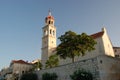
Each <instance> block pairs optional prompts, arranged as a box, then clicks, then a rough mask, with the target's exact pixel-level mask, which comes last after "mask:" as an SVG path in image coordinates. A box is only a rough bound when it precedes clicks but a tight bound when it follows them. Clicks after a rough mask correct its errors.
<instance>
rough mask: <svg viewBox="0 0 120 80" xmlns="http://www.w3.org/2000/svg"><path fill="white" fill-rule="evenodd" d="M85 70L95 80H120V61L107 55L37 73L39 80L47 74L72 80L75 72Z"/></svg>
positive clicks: (61, 79) (60, 78) (64, 79)
mask: <svg viewBox="0 0 120 80" xmlns="http://www.w3.org/2000/svg"><path fill="white" fill-rule="evenodd" d="M79 68H83V69H85V70H87V71H90V72H91V73H92V74H93V77H94V79H93V80H120V59H117V58H113V57H108V56H106V55H101V56H97V57H94V58H90V59H85V60H81V61H78V62H75V63H71V64H66V65H61V66H58V67H55V68H51V69H44V70H40V71H37V72H36V73H37V75H38V78H39V80H42V79H41V78H42V74H44V73H45V72H48V73H53V72H55V73H56V74H57V75H58V80H71V79H70V76H69V75H71V74H73V72H74V71H75V70H78V69H79Z"/></svg>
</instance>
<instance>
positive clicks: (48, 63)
mask: <svg viewBox="0 0 120 80" xmlns="http://www.w3.org/2000/svg"><path fill="white" fill-rule="evenodd" d="M58 65H59V59H58V56H57V55H51V56H50V57H49V59H48V60H47V61H46V65H45V67H46V68H52V67H55V66H58Z"/></svg>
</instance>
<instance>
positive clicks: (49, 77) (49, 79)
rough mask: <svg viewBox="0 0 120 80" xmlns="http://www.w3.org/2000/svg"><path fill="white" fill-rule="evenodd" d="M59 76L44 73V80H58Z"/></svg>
mask: <svg viewBox="0 0 120 80" xmlns="http://www.w3.org/2000/svg"><path fill="white" fill-rule="evenodd" d="M57 78H58V76H57V74H56V73H44V74H43V75H42V80H57Z"/></svg>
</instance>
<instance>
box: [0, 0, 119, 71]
mask: <svg viewBox="0 0 120 80" xmlns="http://www.w3.org/2000/svg"><path fill="white" fill-rule="evenodd" d="M49 9H50V10H51V12H52V15H53V16H54V18H55V26H56V27H57V37H58V36H60V35H62V34H64V32H66V31H68V30H72V31H74V32H76V33H82V32H86V33H87V34H93V33H96V32H99V31H101V28H102V27H106V29H107V31H108V35H109V37H110V39H111V41H112V43H113V45H114V46H120V37H119V35H120V0H0V69H2V68H3V67H6V66H9V64H10V62H11V60H19V59H23V60H25V61H29V62H30V61H32V60H34V59H37V58H40V57H41V38H42V27H43V26H44V25H45V22H44V19H45V17H46V16H47V15H48V10H49Z"/></svg>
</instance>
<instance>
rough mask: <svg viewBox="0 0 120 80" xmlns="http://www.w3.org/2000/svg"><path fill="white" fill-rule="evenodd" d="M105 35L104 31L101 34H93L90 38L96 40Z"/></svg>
mask: <svg viewBox="0 0 120 80" xmlns="http://www.w3.org/2000/svg"><path fill="white" fill-rule="evenodd" d="M103 34H104V31H101V32H98V33H95V34H92V35H90V36H92V37H93V38H94V39H96V38H99V37H102V35H103Z"/></svg>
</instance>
